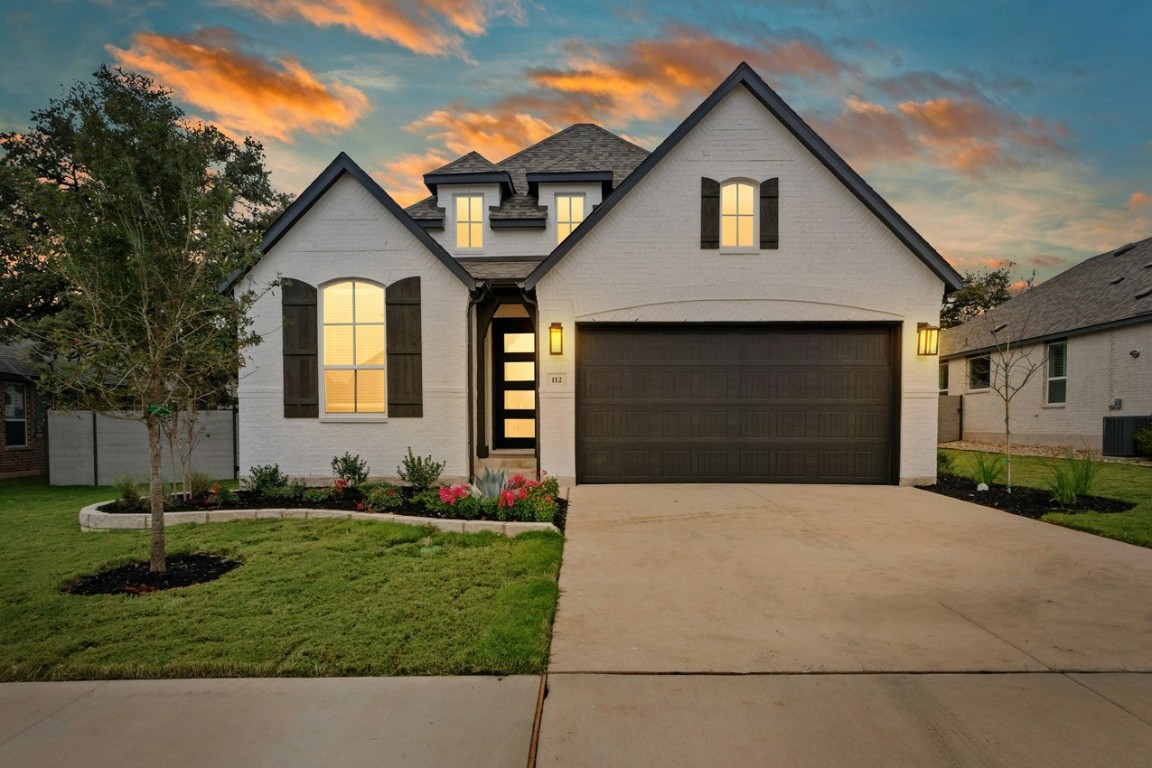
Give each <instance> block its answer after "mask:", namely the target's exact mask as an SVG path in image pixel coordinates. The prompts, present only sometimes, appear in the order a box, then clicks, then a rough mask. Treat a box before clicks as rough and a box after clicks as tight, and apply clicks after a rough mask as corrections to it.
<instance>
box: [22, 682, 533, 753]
mask: <svg viewBox="0 0 1152 768" xmlns="http://www.w3.org/2000/svg"><path fill="white" fill-rule="evenodd" d="M539 685H540V679H539V678H538V677H533V676H521V677H507V678H491V677H455V678H451V677H440V678H414V677H405V678H337V679H231V680H114V681H108V682H75V683H5V684H2V685H0V766H3V768H54V767H55V766H61V768H76V766H84V767H85V768H136V766H140V768H144V766H148V768H154V767H155V766H163V767H164V768H185V766H186V767H187V768H227V767H229V766H236V767H237V768H264V767H265V766H267V768H313V767H317V766H340V768H355V767H357V766H374V767H378V766H429V768H432V767H434V766H435V767H436V768H442V767H443V766H492V767H493V768H496V767H497V766H499V768H506V766H523V765H526V764H527V762H528V752H529V746H530V744H531V739H532V726H533V722H534V718H535V714H536V699H537V694H538V691H539Z"/></svg>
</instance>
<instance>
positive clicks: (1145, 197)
mask: <svg viewBox="0 0 1152 768" xmlns="http://www.w3.org/2000/svg"><path fill="white" fill-rule="evenodd" d="M1128 207H1129V208H1131V209H1132V210H1133V211H1138V210H1139V209H1141V208H1149V207H1152V195H1149V194H1147V193H1144V192H1133V193H1132V196H1131V197H1129V198H1128Z"/></svg>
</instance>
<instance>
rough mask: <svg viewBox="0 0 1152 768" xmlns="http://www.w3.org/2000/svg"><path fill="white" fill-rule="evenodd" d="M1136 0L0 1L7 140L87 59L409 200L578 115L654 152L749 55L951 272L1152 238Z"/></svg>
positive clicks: (1149, 65)
mask: <svg viewBox="0 0 1152 768" xmlns="http://www.w3.org/2000/svg"><path fill="white" fill-rule="evenodd" d="M1150 42H1152V3H1150V2H1147V1H1146V0H1130V1H1129V2H1119V1H1115V0H1098V1H1097V2H1095V3H1081V2H1069V1H1068V0H1050V1H1048V2H1039V1H1035V0H1034V1H1032V2H1017V1H1013V0H998V1H993V0H968V1H967V2H955V0H948V1H947V2H944V1H943V0H933V1H932V2H926V1H925V2H920V1H918V0H894V1H892V2H887V1H886V0H777V1H776V2H739V1H736V2H701V1H697V0H673V1H671V2H637V3H627V4H617V3H607V2H579V3H560V2H534V1H533V0H424V1H423V2H419V1H417V0H184V1H182V2H181V1H179V0H151V1H142V2H131V1H130V0H89V1H88V2H80V1H79V0H35V2H30V1H28V0H4V2H3V3H2V4H0V61H2V63H3V70H2V71H3V73H4V75H3V79H2V82H0V130H19V129H22V128H24V127H26V126H27V125H28V123H29V113H30V112H31V111H32V110H33V109H35V108H38V107H42V106H46V105H47V102H48V100H49V99H50V98H53V97H56V96H59V95H61V94H62V93H63V92H64V89H65V88H66V87H67V85H69V84H70V83H71V82H73V81H75V80H77V79H85V78H87V77H88V76H89V75H90V74H91V73H92V72H93V71H94V70H95V69H96V68H97V67H98V66H99V65H100V64H101V63H103V62H106V63H109V64H112V65H119V66H122V67H124V68H126V69H132V70H135V71H137V72H141V73H144V74H147V75H149V76H151V77H153V78H154V79H156V80H157V81H159V82H161V83H163V84H164V85H166V86H168V87H169V88H171V89H172V90H173V91H174V93H175V97H176V99H177V101H178V102H179V103H180V104H181V105H182V106H183V107H184V108H185V110H186V111H187V112H188V113H189V114H190V115H192V116H194V117H198V118H202V119H204V120H207V121H209V122H212V123H215V124H217V125H219V126H220V127H221V128H223V129H225V130H226V131H228V132H229V133H230V134H232V135H234V136H237V137H240V136H243V135H249V134H250V135H252V136H254V137H256V138H258V139H260V140H261V141H263V142H264V144H265V146H266V149H267V155H268V163H269V167H270V168H271V170H272V172H273V182H274V183H275V184H276V186H277V187H278V188H280V189H282V190H284V191H289V192H293V193H299V192H300V191H301V190H302V189H303V188H304V186H306V185H307V184H308V182H309V181H311V179H312V178H313V177H314V176H315V175H316V174H317V173H319V172H320V171H321V170H322V169H323V167H324V166H325V165H326V164H327V163H328V162H329V161H330V160H331V159H332V158H333V157H334V156H335V155H336V154H337V153H338V152H340V151H342V150H343V151H345V152H347V153H348V154H349V155H351V156H352V158H353V159H355V160H356V161H357V162H358V163H359V164H360V165H361V166H362V167H364V168H365V169H366V170H367V171H369V172H370V173H372V174H373V175H374V176H375V177H376V178H377V179H378V180H379V181H380V182H381V183H382V184H383V185H384V188H385V189H387V190H388V191H389V192H390V193H392V194H393V196H394V197H396V198H397V199H398V200H400V201H401V203H403V204H407V203H410V202H414V201H415V200H416V199H418V198H419V197H420V196H422V195H423V194H426V190H424V188H423V185H422V183H421V176H422V175H423V174H424V173H425V172H427V171H429V170H432V169H433V168H436V167H438V166H440V165H443V164H444V163H446V162H448V161H449V160H451V159H453V158H455V157H457V156H459V155H461V154H464V153H465V152H467V151H469V150H473V149H474V150H477V151H479V152H481V153H482V154H484V155H485V156H486V157H488V159H490V160H493V161H499V160H501V159H503V158H504V157H506V156H507V155H509V154H511V153H513V152H514V151H516V150H517V149H520V148H522V147H524V146H526V145H528V144H530V143H532V142H535V141H538V140H539V139H541V138H544V137H545V136H548V135H550V134H551V133H554V132H555V131H557V130H560V129H561V128H564V127H566V126H567V125H569V124H571V123H573V122H584V121H590V122H596V123H599V124H601V125H603V126H604V127H606V128H608V129H610V130H612V131H615V132H617V133H620V134H622V135H624V136H626V137H627V138H629V139H631V140H633V141H635V142H637V143H639V144H641V145H643V146H645V147H647V148H649V149H652V148H654V147H655V146H656V145H657V144H658V143H659V142H660V141H661V140H662V139H663V138H664V137H665V136H666V135H667V134H668V133H669V132H670V131H671V130H672V129H673V128H674V127H675V125H676V124H677V123H678V122H679V121H680V120H682V119H683V118H684V117H685V116H686V115H687V114H688V113H689V112H690V111H691V110H692V109H693V108H694V107H695V106H696V105H697V104H698V103H699V102H700V100H701V99H703V97H704V96H706V95H707V94H708V93H709V92H710V91H711V90H712V89H713V88H715V86H716V85H718V84H719V83H720V81H721V80H723V79H724V77H725V76H727V75H728V74H729V73H730V72H731V71H732V69H734V68H735V66H736V65H737V64H738V63H739V62H740V61H742V60H744V61H747V62H748V63H750V64H751V65H752V66H753V67H754V68H755V69H756V70H757V71H758V72H759V73H760V74H761V75H762V76H763V77H764V78H765V79H766V80H767V81H768V82H769V83H770V84H771V85H772V86H773V87H774V88H776V90H777V91H778V92H779V93H780V95H781V96H782V97H783V98H784V99H785V101H787V102H788V103H789V104H791V105H792V107H793V108H795V109H796V111H797V112H799V113H800V115H801V116H802V117H803V118H804V119H805V120H807V121H808V122H809V123H810V124H812V125H813V127H815V128H816V130H817V131H819V132H820V133H821V134H822V135H823V136H824V138H825V139H827V140H828V142H829V143H830V144H831V145H832V146H833V148H834V149H836V150H837V151H838V152H840V153H841V154H842V155H843V156H844V157H845V159H847V160H848V162H849V163H850V164H852V165H853V167H855V168H856V170H857V171H859V172H860V173H861V174H862V175H863V176H864V178H865V179H866V180H867V181H868V182H869V183H870V184H871V185H872V186H873V187H875V188H876V189H877V190H878V191H879V192H880V193H881V194H882V195H884V196H885V197H886V198H887V199H888V200H889V202H891V203H892V204H893V205H894V206H895V208H896V209H897V210H898V211H899V212H900V213H901V214H902V215H903V216H904V217H905V218H906V219H908V221H909V222H910V223H911V224H912V225H913V226H914V227H916V228H917V229H918V230H919V231H920V232H921V234H923V235H924V236H925V237H926V238H927V239H928V241H929V242H931V243H932V244H933V245H934V246H936V248H937V249H938V250H939V251H940V252H941V253H943V254H944V255H945V256H946V257H947V258H948V259H949V260H951V261H952V263H953V264H954V265H955V266H956V267H957V268H958V269H959V270H961V271H962V272H963V271H967V270H972V269H977V268H979V267H981V266H985V265H997V264H999V263H1001V262H1003V261H1006V260H1009V259H1011V260H1013V261H1016V262H1018V264H1019V265H1020V267H1018V270H1022V271H1031V270H1032V269H1033V268H1035V269H1037V270H1038V271H1039V274H1040V276H1041V278H1043V277H1046V276H1049V275H1051V274H1054V273H1056V272H1059V271H1061V270H1063V269H1065V268H1067V267H1068V266H1070V265H1071V264H1074V263H1076V262H1078V261H1080V260H1081V259H1083V258H1085V257H1087V256H1091V255H1094V254H1096V253H1099V252H1101V251H1104V250H1107V249H1110V248H1114V247H1116V246H1118V245H1121V244H1123V243H1125V242H1128V241H1130V240H1136V239H1142V238H1145V237H1149V236H1152V45H1149V43H1150Z"/></svg>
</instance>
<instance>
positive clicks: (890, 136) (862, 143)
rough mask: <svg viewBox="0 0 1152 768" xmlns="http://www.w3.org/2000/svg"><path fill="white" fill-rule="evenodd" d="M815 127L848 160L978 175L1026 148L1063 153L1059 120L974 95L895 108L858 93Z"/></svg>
mask: <svg viewBox="0 0 1152 768" xmlns="http://www.w3.org/2000/svg"><path fill="white" fill-rule="evenodd" d="M817 129H818V130H819V131H820V132H821V134H822V135H824V136H825V137H826V138H827V139H828V141H829V142H830V143H831V144H832V145H833V146H835V147H837V148H838V149H839V150H840V151H841V152H843V153H844V154H845V155H846V156H847V157H848V158H849V159H850V160H851V161H853V162H856V163H860V164H867V163H872V162H900V161H907V160H917V159H923V160H927V161H929V162H932V163H934V164H936V165H941V166H944V167H950V168H954V169H956V170H959V171H962V172H964V173H966V174H969V175H979V174H981V173H983V172H984V171H986V170H987V169H989V168H993V167H996V166H1008V167H1018V166H1019V165H1020V164H1021V161H1020V156H1021V155H1022V151H1023V150H1025V149H1030V150H1040V151H1043V152H1047V153H1049V154H1061V153H1063V152H1064V148H1063V146H1062V145H1061V143H1060V142H1061V139H1062V138H1063V137H1064V135H1065V134H1066V133H1067V131H1066V129H1065V128H1064V126H1063V125H1061V124H1058V123H1057V124H1051V125H1050V124H1048V123H1046V122H1044V121H1043V120H1039V119H1037V118H1022V117H1019V116H1017V115H1013V114H1011V113H1009V112H1007V111H1005V110H1002V109H999V108H997V107H994V106H992V105H990V104H987V103H985V102H982V101H978V100H976V99H969V98H957V99H953V98H939V99H929V100H927V101H905V102H902V103H900V104H898V105H897V106H896V107H895V109H889V108H888V107H885V106H883V105H881V104H875V103H872V102H867V101H863V100H860V99H856V98H849V99H847V100H845V102H844V106H843V108H842V109H841V112H840V114H839V115H838V116H837V117H835V118H834V119H831V120H825V121H817Z"/></svg>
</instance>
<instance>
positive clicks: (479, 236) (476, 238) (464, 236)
mask: <svg viewBox="0 0 1152 768" xmlns="http://www.w3.org/2000/svg"><path fill="white" fill-rule="evenodd" d="M456 247H457V248H483V247H484V195H457V196H456Z"/></svg>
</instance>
